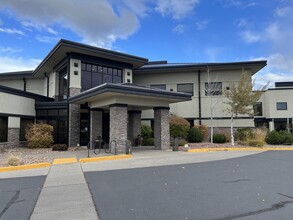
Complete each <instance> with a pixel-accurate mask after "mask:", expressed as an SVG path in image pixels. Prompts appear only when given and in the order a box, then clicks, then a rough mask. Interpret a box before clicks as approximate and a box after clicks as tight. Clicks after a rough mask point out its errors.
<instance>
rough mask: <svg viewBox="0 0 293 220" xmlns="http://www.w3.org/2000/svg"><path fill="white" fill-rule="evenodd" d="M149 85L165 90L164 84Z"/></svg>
mask: <svg viewBox="0 0 293 220" xmlns="http://www.w3.org/2000/svg"><path fill="white" fill-rule="evenodd" d="M151 87H153V88H157V89H164V90H166V84H155V85H151Z"/></svg>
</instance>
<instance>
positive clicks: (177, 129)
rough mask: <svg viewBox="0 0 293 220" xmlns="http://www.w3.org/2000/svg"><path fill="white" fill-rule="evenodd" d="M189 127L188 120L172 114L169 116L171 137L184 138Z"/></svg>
mask: <svg viewBox="0 0 293 220" xmlns="http://www.w3.org/2000/svg"><path fill="white" fill-rule="evenodd" d="M189 129H190V124H189V122H188V121H187V120H186V119H185V118H182V117H179V116H176V115H172V116H171V117H170V135H171V136H173V137H180V138H186V136H187V134H188V131H189Z"/></svg>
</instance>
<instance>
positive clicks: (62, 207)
mask: <svg viewBox="0 0 293 220" xmlns="http://www.w3.org/2000/svg"><path fill="white" fill-rule="evenodd" d="M39 219H42V220H58V219H62V220H66V219H70V220H74V219H76V220H80V219H87V220H97V219H98V217H97V213H96V210H95V205H94V203H93V200H92V197H91V194H90V191H89V188H88V185H87V183H86V181H85V178H84V175H83V171H82V169H81V166H80V164H79V163H69V164H60V165H53V166H52V167H51V169H50V171H49V174H48V176H47V179H46V181H45V184H44V187H43V189H42V191H41V193H40V196H39V199H38V201H37V204H36V206H35V208H34V211H33V213H32V215H31V220H39Z"/></svg>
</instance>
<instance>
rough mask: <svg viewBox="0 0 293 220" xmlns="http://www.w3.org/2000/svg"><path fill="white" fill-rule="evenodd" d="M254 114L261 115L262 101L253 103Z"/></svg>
mask: <svg viewBox="0 0 293 220" xmlns="http://www.w3.org/2000/svg"><path fill="white" fill-rule="evenodd" d="M253 111H254V116H262V103H261V102H256V103H255V104H254V105H253Z"/></svg>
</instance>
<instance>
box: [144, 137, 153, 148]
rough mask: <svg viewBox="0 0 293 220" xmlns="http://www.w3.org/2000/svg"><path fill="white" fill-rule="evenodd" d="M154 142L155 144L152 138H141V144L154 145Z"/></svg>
mask: <svg viewBox="0 0 293 220" xmlns="http://www.w3.org/2000/svg"><path fill="white" fill-rule="evenodd" d="M154 144H155V141H154V138H147V139H143V140H142V145H143V146H154Z"/></svg>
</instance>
